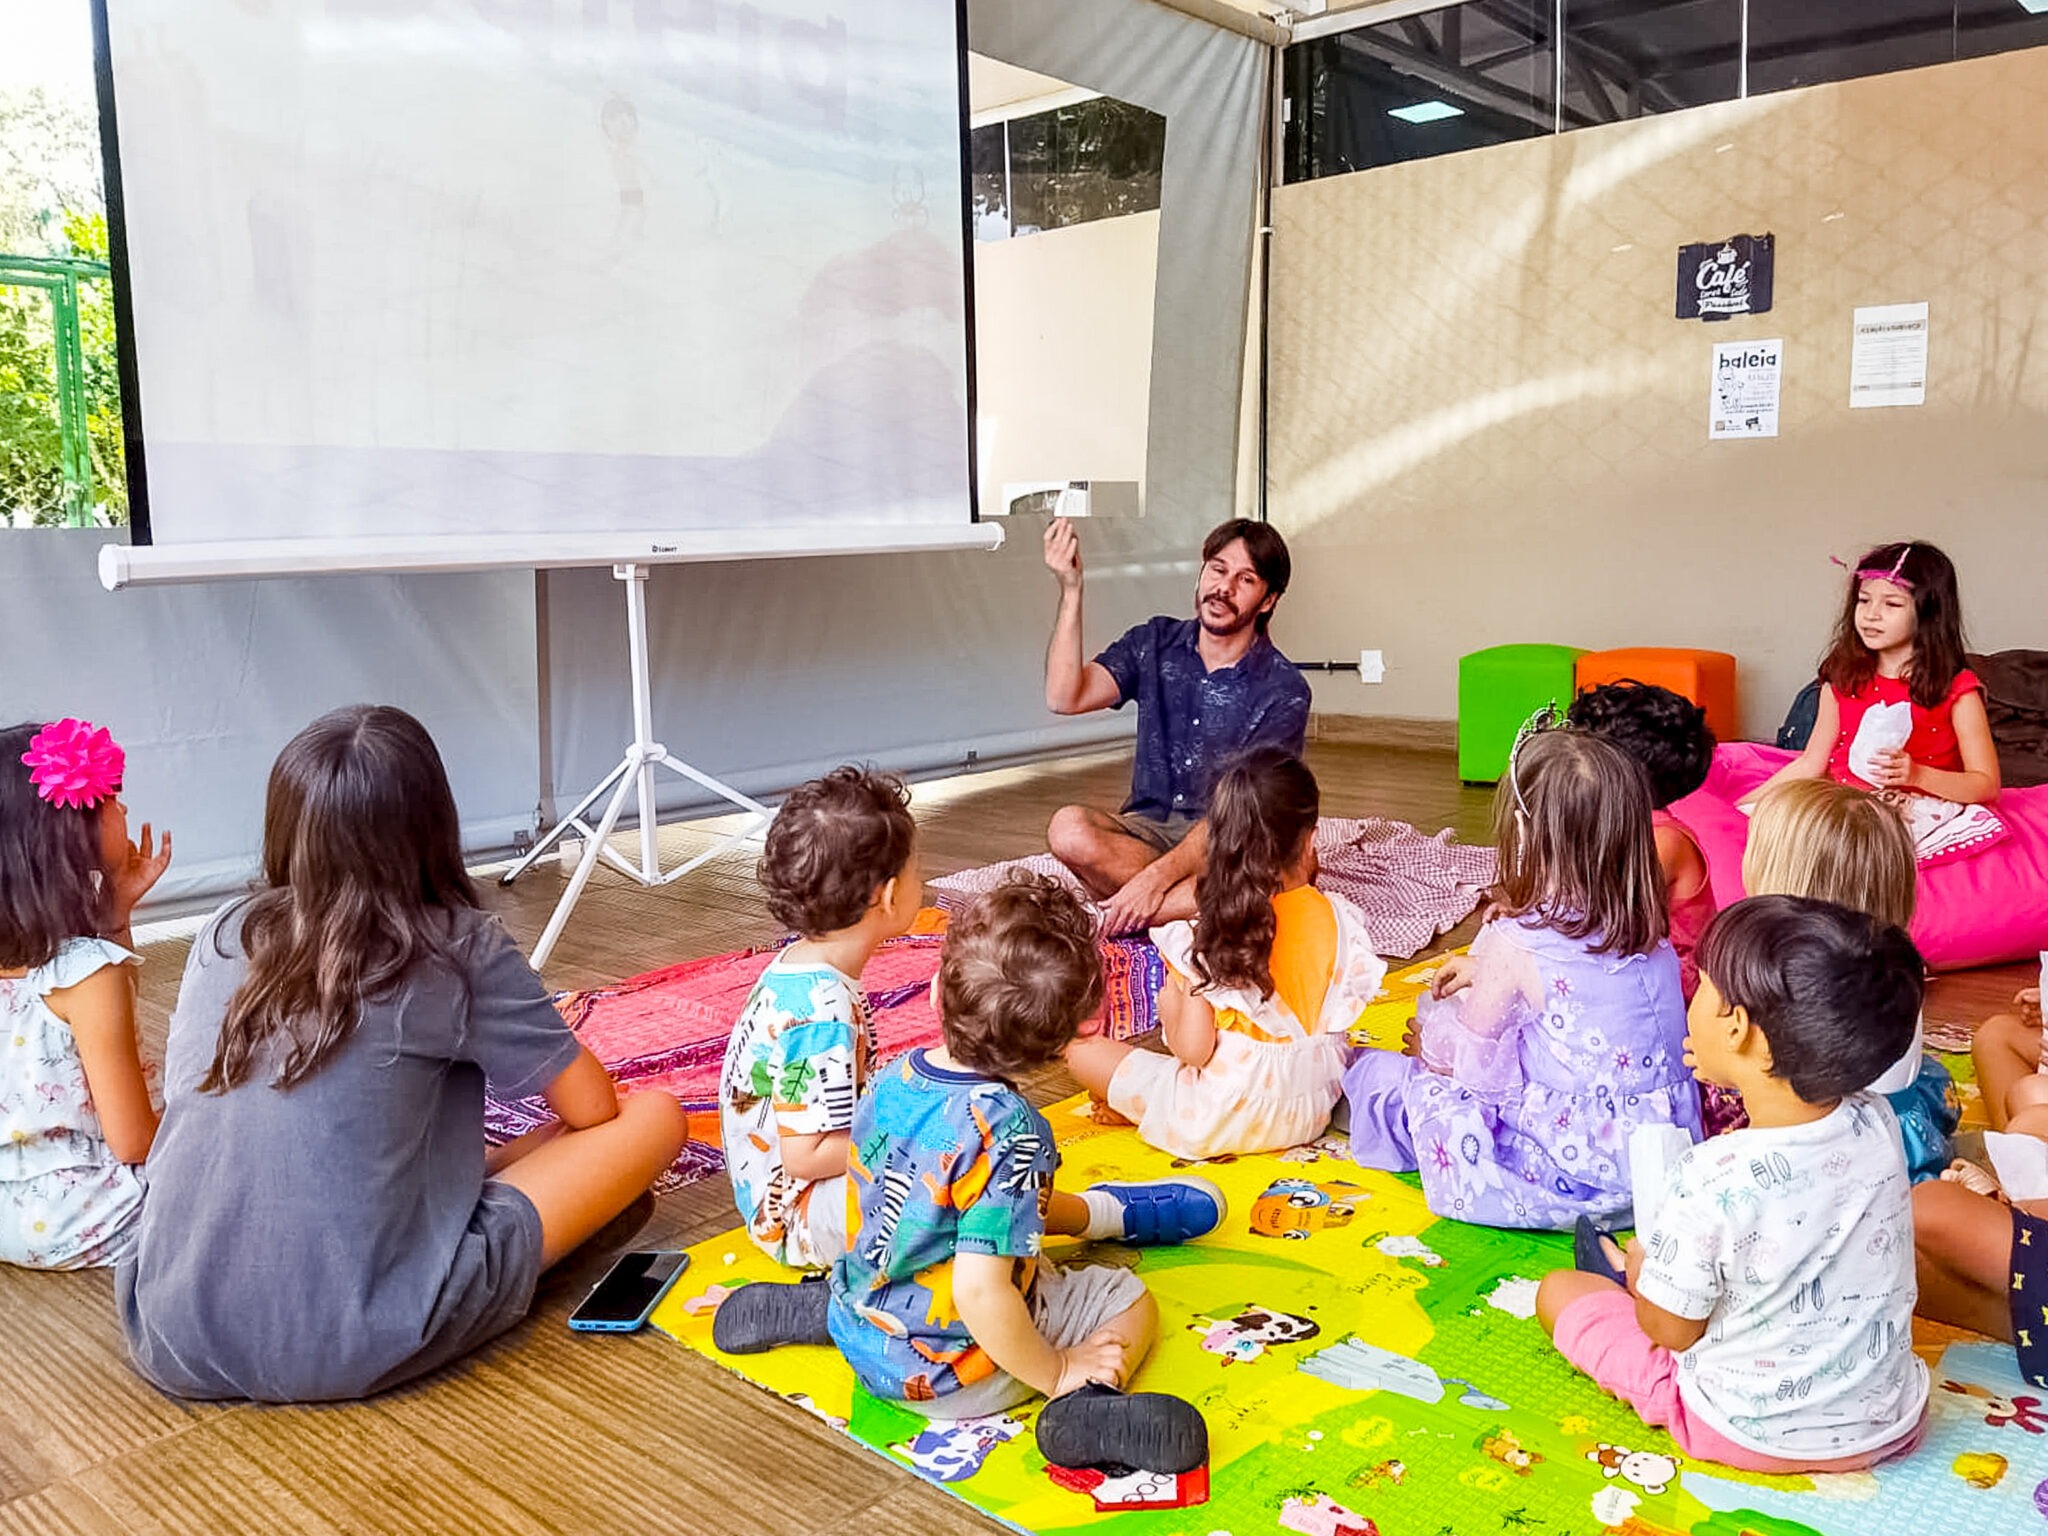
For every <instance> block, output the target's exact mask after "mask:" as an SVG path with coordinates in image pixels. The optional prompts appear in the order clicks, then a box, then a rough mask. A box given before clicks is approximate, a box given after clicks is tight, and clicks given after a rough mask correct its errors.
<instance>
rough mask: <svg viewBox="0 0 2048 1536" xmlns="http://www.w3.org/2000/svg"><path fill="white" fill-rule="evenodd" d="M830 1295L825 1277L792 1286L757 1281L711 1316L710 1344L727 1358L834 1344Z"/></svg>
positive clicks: (746, 1286)
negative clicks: (828, 1319) (828, 1320)
mask: <svg viewBox="0 0 2048 1536" xmlns="http://www.w3.org/2000/svg"><path fill="white" fill-rule="evenodd" d="M831 1299H832V1293H831V1290H830V1288H829V1287H827V1286H826V1284H825V1281H824V1278H823V1277H822V1276H820V1277H818V1278H815V1279H811V1280H799V1281H796V1282H794V1283H790V1282H787V1281H778V1280H756V1281H755V1282H754V1283H753V1284H751V1285H743V1286H741V1287H740V1288H739V1289H738V1290H736V1291H734V1292H733V1293H732V1294H731V1295H730V1296H728V1297H726V1298H725V1300H723V1301H721V1302H720V1303H719V1304H718V1310H717V1311H716V1312H714V1313H712V1314H711V1342H712V1343H713V1344H715V1345H717V1346H718V1348H719V1349H720V1350H722V1351H723V1352H724V1353H726V1354H728V1355H758V1354H760V1353H761V1351H762V1350H764V1349H774V1348H776V1347H777V1346H779V1345H783V1344H830V1343H831V1342H832V1334H831V1332H830V1330H828V1329H827V1328H826V1326H825V1312H826V1308H827V1307H828V1306H829V1304H830V1302H831Z"/></svg>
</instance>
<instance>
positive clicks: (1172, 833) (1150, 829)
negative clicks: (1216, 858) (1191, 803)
mask: <svg viewBox="0 0 2048 1536" xmlns="http://www.w3.org/2000/svg"><path fill="white" fill-rule="evenodd" d="M1201 819H1202V818H1201V817H1199V816H1169V817H1167V818H1166V819H1165V820H1164V821H1156V820H1154V819H1153V818H1152V817H1150V816H1140V815H1138V814H1137V813H1136V812H1134V811H1118V812H1117V813H1116V814H1115V815H1113V816H1111V817H1110V820H1111V821H1113V822H1115V823H1116V824H1117V827H1118V828H1119V829H1120V830H1121V831H1123V832H1124V833H1125V834H1126V835H1128V836H1130V837H1135V838H1136V839H1137V840H1138V841H1139V842H1141V843H1143V844H1144V845H1145V846H1146V847H1148V848H1151V849H1153V850H1155V851H1156V852H1159V853H1171V852H1173V850H1174V849H1176V848H1178V847H1179V846H1180V845H1181V841H1182V839H1184V838H1185V837H1186V836H1187V835H1188V834H1189V833H1190V832H1192V831H1194V830H1195V824H1196V823H1197V822H1199V821H1200V820H1201Z"/></svg>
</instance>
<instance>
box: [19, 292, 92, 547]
mask: <svg viewBox="0 0 2048 1536" xmlns="http://www.w3.org/2000/svg"><path fill="white" fill-rule="evenodd" d="M107 275H108V269H107V265H106V263H104V262H99V261H86V260H82V259H80V258H77V257H71V256H7V255H0V287H11V288H38V289H41V290H42V291H43V292H45V293H47V294H48V295H49V298H50V306H51V310H52V312H53V314H52V319H53V325H52V332H53V335H54V338H55V342H56V354H57V431H58V440H59V443H60V444H61V454H62V459H61V465H62V470H63V482H64V503H63V514H64V522H65V524H66V525H67V526H70V527H74V528H85V527H90V526H91V525H92V524H93V522H94V517H93V485H92V436H91V431H90V407H89V405H88V402H87V399H86V389H85V347H84V342H83V339H82V337H81V334H80V330H79V323H78V285H79V284H80V283H81V282H92V281H98V280H103V279H105V278H106V277H107Z"/></svg>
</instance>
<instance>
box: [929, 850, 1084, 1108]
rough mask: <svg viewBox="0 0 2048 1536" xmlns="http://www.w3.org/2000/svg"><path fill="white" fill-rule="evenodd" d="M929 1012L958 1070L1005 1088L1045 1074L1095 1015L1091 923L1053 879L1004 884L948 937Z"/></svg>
mask: <svg viewBox="0 0 2048 1536" xmlns="http://www.w3.org/2000/svg"><path fill="white" fill-rule="evenodd" d="M938 1004H939V1027H940V1030H941V1032H942V1033H943V1034H944V1036H945V1041H946V1051H947V1053H948V1054H949V1055H951V1056H952V1057H953V1059H954V1060H955V1061H957V1062H959V1063H960V1065H962V1066H963V1067H967V1068H970V1069H972V1070H973V1071H976V1072H982V1073H986V1074H987V1075H988V1076H990V1077H997V1078H1002V1079H1005V1080H1012V1079H1015V1078H1017V1077H1019V1076H1021V1075H1022V1074H1024V1073H1026V1072H1030V1071H1033V1070H1034V1069H1036V1068H1038V1067H1042V1066H1045V1065H1046V1064H1047V1063H1048V1062H1051V1061H1054V1060H1056V1059H1057V1058H1058V1056H1059V1054H1060V1052H1062V1051H1063V1050H1065V1049H1066V1048H1067V1046H1068V1045H1069V1044H1070V1043H1071V1042H1072V1041H1073V1038H1074V1036H1075V1035H1076V1034H1078V1033H1079V1032H1080V1029H1081V1025H1082V1023H1083V1022H1084V1021H1085V1020H1086V1019H1087V1018H1088V1017H1089V1016H1090V1015H1092V1014H1093V1013H1094V1012H1095V1010H1096V1009H1098V1008H1100V1007H1101V1006H1102V957H1101V955H1100V954H1099V953H1097V951H1096V947H1095V920H1094V919H1093V918H1092V917H1090V916H1089V915H1088V912H1087V909H1086V908H1084V907H1083V906H1082V905H1081V903H1080V901H1079V900H1078V899H1077V898H1076V897H1075V896H1074V894H1073V892H1071V891H1069V890H1068V889H1067V888H1066V887H1065V886H1063V885H1061V884H1060V883H1059V882H1058V881H1057V880H1053V879H1049V878H1048V877H1046V876H1044V875H1015V876H1012V877H1011V878H1010V879H1008V880H1006V881H1004V882H1003V883H1002V884H1001V885H999V886H997V887H996V888H995V889H994V890H992V891H990V892H989V893H988V894H987V895H986V896H984V897H982V898H981V900H980V901H978V902H976V903H975V904H974V905H973V906H972V907H971V908H969V909H968V910H967V911H965V912H963V913H961V914H959V915H958V916H956V917H955V918H954V919H953V921H952V923H951V925H950V926H949V927H948V928H947V930H946V944H945V948H944V949H943V950H941V951H940V954H939V987H938Z"/></svg>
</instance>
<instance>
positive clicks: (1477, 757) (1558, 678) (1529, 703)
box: [1458, 645, 1585, 784]
mask: <svg viewBox="0 0 2048 1536" xmlns="http://www.w3.org/2000/svg"><path fill="white" fill-rule="evenodd" d="M1583 655H1585V652H1584V651H1583V650H1581V649H1580V648H1579V647H1577V646H1571V645H1494V646H1488V647H1487V648H1486V649H1485V650H1483V651H1474V652H1472V654H1471V655H1469V656H1460V657H1459V658H1458V777H1459V778H1461V779H1463V780H1464V781H1465V782H1466V783H1467V784H1493V783H1497V782H1498V781H1499V779H1500V776H1501V775H1502V774H1504V773H1506V772H1507V771H1508V753H1509V751H1510V750H1511V749H1512V748H1513V747H1514V744H1515V733H1516V732H1517V731H1519V730H1521V728H1522V723H1523V722H1524V721H1526V720H1527V719H1528V718H1529V716H1531V715H1532V714H1534V713H1535V712H1536V711H1537V710H1539V709H1541V708H1543V706H1544V705H1546V704H1555V705H1556V706H1557V707H1558V708H1559V709H1563V708H1565V706H1567V705H1568V704H1570V703H1571V701H1572V678H1573V668H1574V666H1575V665H1576V663H1577V662H1578V659H1579V658H1580V657H1581V656H1583Z"/></svg>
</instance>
